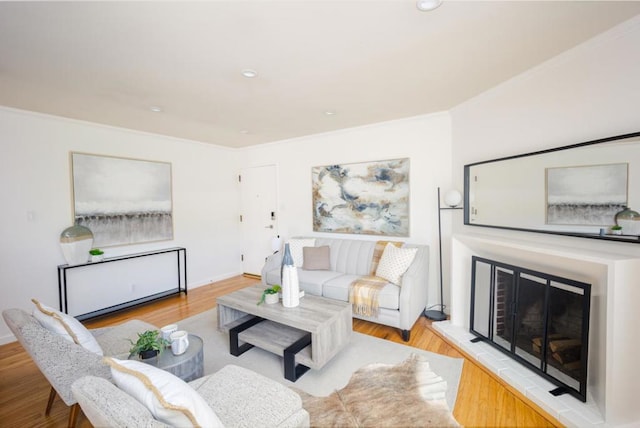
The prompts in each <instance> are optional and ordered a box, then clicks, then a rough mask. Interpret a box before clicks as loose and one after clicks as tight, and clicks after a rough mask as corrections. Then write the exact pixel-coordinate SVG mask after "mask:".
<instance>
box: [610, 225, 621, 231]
mask: <svg viewBox="0 0 640 428" xmlns="http://www.w3.org/2000/svg"><path fill="white" fill-rule="evenodd" d="M611 230H622V226H618V225H615V226H611Z"/></svg>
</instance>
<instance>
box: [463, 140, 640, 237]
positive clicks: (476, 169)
mask: <svg viewBox="0 0 640 428" xmlns="http://www.w3.org/2000/svg"><path fill="white" fill-rule="evenodd" d="M464 179H465V186H464V199H465V203H464V223H465V224H466V225H471V226H484V227H497V228H503V229H514V230H523V231H530V232H541V233H553V234H560V235H570V236H579V237H586V238H596V239H608V240H617V241H624V242H632V243H640V215H638V216H637V217H634V213H633V211H627V214H630V215H629V216H630V217H631V218H632V219H635V221H626V222H621V221H619V223H622V224H621V225H622V226H623V227H622V230H621V231H616V230H612V229H611V228H612V226H615V225H616V214H617V213H620V212H621V211H623V210H624V209H625V207H629V208H630V209H631V210H633V209H635V210H640V132H635V133H632V134H625V135H620V136H615V137H610V138H604V139H600V140H595V141H589V142H585V143H580V144H574V145H571V146H564V147H558V148H556V149H550V150H544V151H539V152H534V153H526V154H522V155H517V156H511V157H506V158H501V159H494V160H489V161H484V162H477V163H473V164H469V165H465V167H464ZM636 215H637V213H636ZM618 233H621V234H618Z"/></svg>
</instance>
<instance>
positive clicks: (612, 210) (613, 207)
mask: <svg viewBox="0 0 640 428" xmlns="http://www.w3.org/2000/svg"><path fill="white" fill-rule="evenodd" d="M628 169H629V164H627V163H616V164H609V165H589V166H577V167H561V168H547V169H546V182H547V183H546V184H547V224H575V225H597V226H610V225H612V224H615V215H616V213H617V212H619V211H622V210H623V209H624V207H625V206H626V205H627V175H628Z"/></svg>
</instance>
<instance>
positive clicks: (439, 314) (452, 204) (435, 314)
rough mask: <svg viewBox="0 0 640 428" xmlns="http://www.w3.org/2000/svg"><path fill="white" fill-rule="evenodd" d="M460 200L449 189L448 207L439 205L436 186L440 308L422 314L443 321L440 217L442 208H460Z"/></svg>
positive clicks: (445, 317) (455, 192) (458, 196)
mask: <svg viewBox="0 0 640 428" xmlns="http://www.w3.org/2000/svg"><path fill="white" fill-rule="evenodd" d="M461 200H462V196H460V193H459V192H458V191H456V190H451V191H449V192H447V194H446V195H445V203H446V204H447V205H449V206H448V207H443V206H441V205H440V188H439V187H438V247H439V250H440V310H439V311H436V310H429V311H427V310H425V311H424V316H425V317H427V318H429V319H430V320H433V321H444V320H446V319H447V314H445V313H444V302H443V299H444V294H443V292H442V282H443V281H442V221H441V219H440V217H441V215H440V214H441V213H442V210H461V209H462V207H459V206H458V204H459V203H460V201H461Z"/></svg>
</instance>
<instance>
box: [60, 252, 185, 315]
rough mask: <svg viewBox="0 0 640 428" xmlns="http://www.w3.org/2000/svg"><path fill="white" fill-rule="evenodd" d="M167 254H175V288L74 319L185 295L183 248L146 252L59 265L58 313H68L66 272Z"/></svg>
mask: <svg viewBox="0 0 640 428" xmlns="http://www.w3.org/2000/svg"><path fill="white" fill-rule="evenodd" d="M168 253H175V255H176V263H177V273H178V277H177V278H176V279H177V281H176V283H177V284H176V285H177V286H176V287H175V288H170V289H168V290H165V291H162V292H158V293H153V294H150V295H145V296H142V297H139V298H136V299H134V300H128V301H122V302H119V303H117V304H114V305H109V306H108V307H104V308H100V309H98V310H93V311H91V312H88V313H84V314H80V315H76V316H75V317H76V318H77V319H79V320H84V319H88V318H93V317H97V316H100V315H104V314H108V313H111V312H115V311H118V310H120V309H125V308H128V307H131V306H136V305H140V304H142V303H146V302H149V301H152V300H157V299H161V298H163V297H167V296H170V295H174V294H180V293H182V292H184V293H185V294H187V249H186V248H183V247H174V248H166V249H162V250H155V251H146V252H142V253H135V254H128V255H124V256H116V257H108V258H105V259H104V260H102V261H99V262H87V263H81V264H77V265H68V264H64V265H59V266H58V303H59V305H60V311H62V312H64V313H69V303H68V297H69V294H68V286H67V271H69V270H72V269H78V268H90V267H92V266H94V267H95V266H104V264H105V263H117V262H123V261H125V260H132V259H138V258H142V257H145V258H146V257H153V256H158V255H160V254H168Z"/></svg>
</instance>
